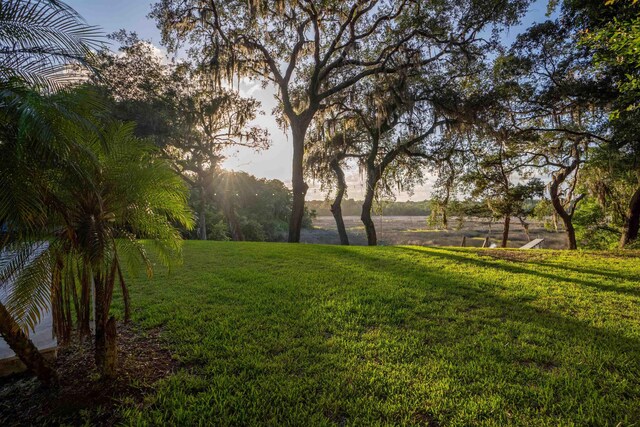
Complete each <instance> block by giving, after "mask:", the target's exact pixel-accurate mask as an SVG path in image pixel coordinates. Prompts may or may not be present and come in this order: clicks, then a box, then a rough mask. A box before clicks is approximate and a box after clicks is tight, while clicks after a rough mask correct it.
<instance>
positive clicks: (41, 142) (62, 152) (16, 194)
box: [0, 80, 95, 385]
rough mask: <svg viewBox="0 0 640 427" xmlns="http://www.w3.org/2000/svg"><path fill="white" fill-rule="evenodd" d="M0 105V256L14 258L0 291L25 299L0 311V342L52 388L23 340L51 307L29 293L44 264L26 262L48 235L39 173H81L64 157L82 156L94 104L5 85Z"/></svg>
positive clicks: (41, 294) (40, 292)
mask: <svg viewBox="0 0 640 427" xmlns="http://www.w3.org/2000/svg"><path fill="white" fill-rule="evenodd" d="M0 99H1V102H2V108H0V159H2V161H1V162H0V188H2V191H1V192H0V228H1V229H2V231H0V251H2V253H3V255H7V254H8V253H10V252H12V253H13V254H14V256H10V257H9V256H3V257H1V258H2V259H3V260H4V261H3V262H0V287H7V286H9V285H10V284H12V286H13V287H14V289H11V290H10V292H9V293H10V294H11V295H15V296H16V298H17V297H18V296H22V297H24V296H25V295H27V296H28V297H29V299H30V300H31V304H30V306H29V309H24V310H22V309H20V305H21V304H19V303H9V304H8V306H7V307H5V306H3V305H1V304H0V335H2V336H3V337H4V338H5V341H7V343H8V344H9V345H10V347H11V348H12V349H13V350H14V352H15V353H16V355H17V356H18V357H19V358H20V359H21V360H22V361H23V362H24V363H25V365H27V367H28V368H30V369H31V370H32V371H33V372H34V373H36V374H37V375H38V377H39V378H40V379H41V380H42V382H43V383H45V384H49V385H53V384H54V383H55V382H56V378H55V373H54V372H53V371H52V370H51V369H50V368H49V367H48V364H47V362H46V361H45V360H44V359H43V358H42V356H41V355H40V353H38V351H37V349H36V348H35V346H34V345H33V343H31V341H29V339H28V336H27V335H26V334H25V331H26V329H28V328H32V327H33V326H34V325H35V324H36V323H37V322H38V320H39V317H40V312H41V311H42V310H43V309H45V308H47V307H48V306H49V304H50V303H49V299H48V288H46V287H35V288H34V287H33V286H32V284H33V283H41V282H42V278H43V277H44V278H48V277H50V276H49V275H48V271H46V268H48V265H49V263H48V262H45V261H46V260H45V258H44V257H40V258H39V259H38V262H35V263H34V262H32V261H33V259H32V258H33V250H34V248H35V247H36V246H35V245H34V243H35V242H39V241H41V240H43V239H45V238H46V236H47V234H48V231H49V218H48V211H47V204H46V200H45V199H44V198H43V197H42V193H41V191H42V189H43V188H46V187H47V186H48V185H49V184H48V182H47V179H48V177H47V174H46V173H45V172H46V170H47V169H51V168H55V167H59V168H61V169H65V168H66V169H67V170H70V171H75V173H80V172H81V171H80V170H79V169H77V168H73V167H72V164H71V163H70V159H69V156H70V153H73V152H79V151H83V150H84V148H83V147H82V146H80V145H78V144H77V142H76V141H77V139H78V135H79V134H81V133H82V132H81V129H85V132H86V130H87V129H93V128H94V127H95V126H94V125H93V124H92V123H91V121H90V120H89V119H87V117H88V115H87V112H86V111H83V109H88V108H89V107H90V106H91V105H93V103H92V102H90V100H91V99H92V97H90V96H88V95H87V94H86V93H84V94H83V93H82V92H80V91H78V92H77V93H76V92H59V93H57V94H55V95H51V96H43V95H42V94H40V93H38V92H35V91H33V90H32V89H30V88H28V87H26V86H24V85H23V84H21V83H20V82H19V81H16V80H14V81H12V82H10V84H6V85H4V89H3V90H1V91H0ZM43 269H45V270H44V271H43ZM18 279H19V280H18ZM17 289H22V290H21V291H16V290H17ZM45 294H46V297H45Z"/></svg>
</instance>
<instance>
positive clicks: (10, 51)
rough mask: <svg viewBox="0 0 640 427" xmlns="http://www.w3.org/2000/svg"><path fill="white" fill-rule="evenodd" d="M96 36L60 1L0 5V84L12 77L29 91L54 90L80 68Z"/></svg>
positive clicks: (26, 0)
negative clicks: (26, 85) (38, 89)
mask: <svg viewBox="0 0 640 427" xmlns="http://www.w3.org/2000/svg"><path fill="white" fill-rule="evenodd" d="M100 39H101V34H100V32H99V31H98V29H97V28H96V27H92V26H89V25H87V24H86V23H85V22H84V20H83V19H82V17H81V16H80V15H78V13H77V12H76V11H75V10H73V9H72V8H71V7H69V6H67V5H66V4H65V3H64V2H62V1H60V0H3V1H2V3H0V82H2V83H6V82H8V81H10V80H12V79H14V78H18V79H20V80H21V81H24V82H26V83H27V84H28V85H30V86H38V87H40V88H47V89H58V88H60V87H61V85H63V84H64V83H65V82H67V81H69V80H72V79H74V78H76V77H77V76H74V73H73V72H72V68H73V67H70V66H71V65H73V64H76V65H80V66H81V67H82V68H86V67H87V66H88V65H89V62H90V58H91V57H92V50H93V49H97V48H98V47H99V46H100V45H101V40H100Z"/></svg>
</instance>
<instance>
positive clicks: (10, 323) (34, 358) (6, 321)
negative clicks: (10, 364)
mask: <svg viewBox="0 0 640 427" xmlns="http://www.w3.org/2000/svg"><path fill="white" fill-rule="evenodd" d="M0 335H2V338H4V340H5V341H6V342H7V344H8V345H9V348H11V350H13V352H14V353H15V354H16V356H18V358H19V359H20V360H21V361H22V363H24V364H25V365H26V367H27V369H29V371H31V372H32V373H33V374H34V375H36V376H37V377H38V379H39V380H40V381H41V382H42V384H44V385H45V386H47V387H54V386H57V384H58V375H57V374H56V372H55V371H54V370H53V369H52V368H51V367H50V366H49V363H48V362H47V361H46V359H45V358H44V356H42V354H41V353H40V352H39V351H38V349H37V348H36V346H35V345H34V344H33V342H32V341H31V340H30V339H29V337H28V336H27V334H25V333H24V332H23V331H22V329H20V326H19V325H18V324H17V323H16V321H15V320H14V319H13V317H12V316H11V314H10V313H9V311H8V310H7V309H6V307H5V306H4V305H3V304H0Z"/></svg>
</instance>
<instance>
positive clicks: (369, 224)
mask: <svg viewBox="0 0 640 427" xmlns="http://www.w3.org/2000/svg"><path fill="white" fill-rule="evenodd" d="M376 183H377V180H375V178H374V177H372V176H371V171H369V177H368V178H367V191H366V192H365V196H364V202H363V203H362V214H361V215H360V219H361V220H362V223H363V224H364V229H365V231H366V233H367V244H368V245H369V246H376V245H377V244H378V237H377V236H376V227H375V224H374V223H373V219H371V209H372V207H373V198H374V196H375V185H376Z"/></svg>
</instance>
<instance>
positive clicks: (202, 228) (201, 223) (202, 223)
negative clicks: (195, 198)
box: [198, 184, 207, 240]
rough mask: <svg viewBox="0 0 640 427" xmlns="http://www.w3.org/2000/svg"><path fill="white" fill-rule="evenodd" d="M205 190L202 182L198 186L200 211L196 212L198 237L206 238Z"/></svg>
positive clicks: (200, 238)
mask: <svg viewBox="0 0 640 427" xmlns="http://www.w3.org/2000/svg"><path fill="white" fill-rule="evenodd" d="M206 210H207V202H206V191H205V189H204V184H203V185H202V186H201V187H200V212H199V213H198V239H199V240H207V219H206Z"/></svg>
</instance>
